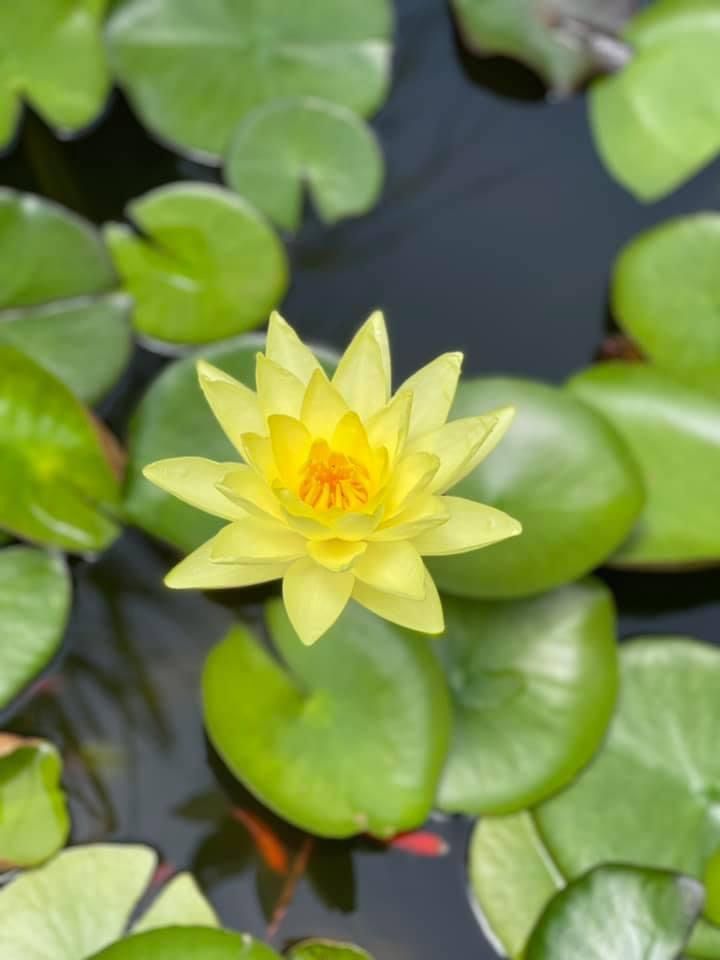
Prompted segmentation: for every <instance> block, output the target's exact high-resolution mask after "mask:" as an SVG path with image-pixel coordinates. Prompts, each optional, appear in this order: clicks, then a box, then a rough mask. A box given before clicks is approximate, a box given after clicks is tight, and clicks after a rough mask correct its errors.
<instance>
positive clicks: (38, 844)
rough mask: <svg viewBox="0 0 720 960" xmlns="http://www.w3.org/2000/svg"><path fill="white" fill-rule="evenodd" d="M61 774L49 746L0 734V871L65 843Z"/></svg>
mask: <svg viewBox="0 0 720 960" xmlns="http://www.w3.org/2000/svg"><path fill="white" fill-rule="evenodd" d="M61 773H62V761H61V760H60V755H59V753H58V752H57V750H56V749H55V747H53V745H52V744H50V743H46V742H45V741H43V740H24V739H22V738H21V737H15V736H13V735H11V734H2V733H0V870H3V869H10V868H13V867H31V866H34V865H35V864H38V863H42V861H43V860H47V859H48V858H49V857H51V856H52V855H53V854H54V853H57V851H58V850H60V849H61V847H62V846H63V845H64V843H65V841H66V840H67V836H68V833H69V831H70V818H69V815H68V810H67V803H66V800H65V794H64V793H63V790H62V787H61V785H60V776H61ZM3 937H4V929H3ZM3 943H4V941H3ZM3 949H4V947H3Z"/></svg>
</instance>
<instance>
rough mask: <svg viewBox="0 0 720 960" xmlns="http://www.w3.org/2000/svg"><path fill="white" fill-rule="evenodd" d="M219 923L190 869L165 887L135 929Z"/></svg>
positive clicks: (135, 931) (144, 929) (136, 931)
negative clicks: (189, 871) (180, 924)
mask: <svg viewBox="0 0 720 960" xmlns="http://www.w3.org/2000/svg"><path fill="white" fill-rule="evenodd" d="M180 922H182V924H183V926H191V927H195V926H197V927H216V926H217V925H218V918H217V915H216V913H215V911H214V910H213V908H212V907H211V906H210V904H209V903H208V901H207V900H206V899H205V897H204V896H203V894H202V893H201V892H200V889H199V887H198V885H197V883H196V882H195V879H194V878H193V877H191V876H190V874H189V873H180V874H178V875H177V876H175V877H173V878H172V880H170V882H169V883H168V884H167V886H166V887H164V888H163V889H162V890H161V891H160V893H159V894H158V896H157V897H156V898H155V900H154V901H153V903H152V904H151V905H150V907H149V909H148V910H146V911H145V913H144V914H143V915H142V917H141V918H140V920H139V921H138V922H137V923H136V924H135V925H134V927H133V932H134V933H146V932H147V931H148V930H157V929H159V928H161V927H171V926H175V925H177V924H178V923H180Z"/></svg>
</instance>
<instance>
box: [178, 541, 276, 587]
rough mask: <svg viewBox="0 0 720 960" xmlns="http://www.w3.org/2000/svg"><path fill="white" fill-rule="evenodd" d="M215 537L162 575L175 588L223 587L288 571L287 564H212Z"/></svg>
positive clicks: (243, 584) (273, 577)
mask: <svg viewBox="0 0 720 960" xmlns="http://www.w3.org/2000/svg"><path fill="white" fill-rule="evenodd" d="M214 540H215V538H213V539H212V540H208V541H207V543H204V544H203V545H202V546H201V547H198V549H197V550H195V551H194V552H193V553H191V554H190V555H189V556H187V557H185V559H184V560H181V561H180V563H179V564H178V565H177V566H176V567H173V569H172V570H171V571H170V573H169V574H168V575H167V576H166V577H165V583H166V584H167V586H168V587H172V588H173V589H174V590H187V589H193V590H225V589H228V588H230V587H249V586H252V585H253V584H255V583H267V582H268V581H269V580H277V579H279V578H280V577H282V575H283V574H284V573H285V571H286V570H287V566H288V565H287V564H286V563H261V564H254V563H238V564H234V563H233V564H230V563H213V561H212V560H211V559H210V553H211V551H212V548H213V543H214Z"/></svg>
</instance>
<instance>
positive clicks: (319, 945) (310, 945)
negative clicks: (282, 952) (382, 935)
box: [287, 940, 372, 960]
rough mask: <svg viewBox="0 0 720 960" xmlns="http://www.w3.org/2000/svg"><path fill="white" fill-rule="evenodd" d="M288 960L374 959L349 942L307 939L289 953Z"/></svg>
mask: <svg viewBox="0 0 720 960" xmlns="http://www.w3.org/2000/svg"><path fill="white" fill-rule="evenodd" d="M287 960H372V957H371V956H370V954H369V953H366V952H365V951H364V950H361V949H360V948H359V947H353V946H351V945H350V944H349V943H332V942H331V941H330V940H306V941H305V942H304V943H298V944H297V946H295V947H293V948H292V949H291V950H290V952H289V953H288V954H287Z"/></svg>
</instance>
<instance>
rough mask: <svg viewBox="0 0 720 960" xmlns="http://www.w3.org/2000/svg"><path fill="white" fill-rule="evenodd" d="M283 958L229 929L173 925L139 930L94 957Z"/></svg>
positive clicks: (166, 959)
mask: <svg viewBox="0 0 720 960" xmlns="http://www.w3.org/2000/svg"><path fill="white" fill-rule="evenodd" d="M180 958H182V960H279V957H278V955H277V954H276V953H275V951H274V950H271V949H270V948H269V947H266V946H265V945H264V944H262V943H259V942H258V941H254V940H252V938H251V937H244V936H241V935H240V934H239V933H230V932H229V931H227V930H207V929H203V928H202V927H197V928H193V927H171V928H167V929H164V930H153V931H152V932H150V933H139V934H136V935H135V936H132V937H127V938H126V939H125V940H120V941H118V942H117V943H115V944H113V945H112V946H111V947H108V948H107V949H105V950H102V951H101V952H100V953H97V954H95V955H94V956H93V957H92V958H91V960H180Z"/></svg>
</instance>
